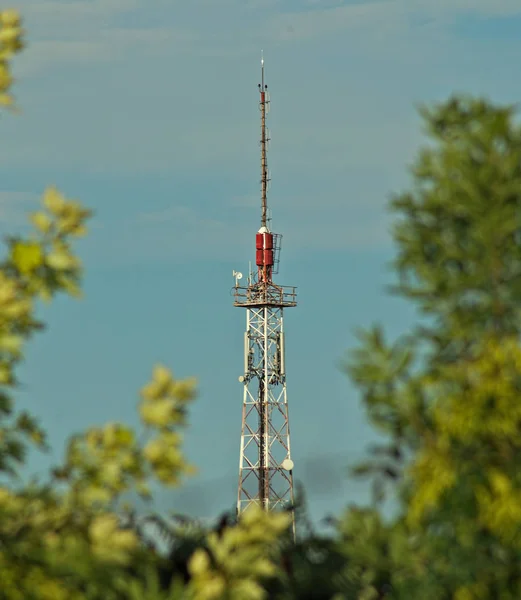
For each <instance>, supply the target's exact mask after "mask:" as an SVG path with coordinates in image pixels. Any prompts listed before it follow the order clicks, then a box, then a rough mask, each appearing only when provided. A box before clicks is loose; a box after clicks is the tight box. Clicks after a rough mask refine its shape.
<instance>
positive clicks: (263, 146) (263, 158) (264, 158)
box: [259, 53, 269, 227]
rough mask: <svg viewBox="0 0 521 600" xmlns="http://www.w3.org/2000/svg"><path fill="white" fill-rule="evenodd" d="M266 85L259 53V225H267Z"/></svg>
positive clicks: (262, 58)
mask: <svg viewBox="0 0 521 600" xmlns="http://www.w3.org/2000/svg"><path fill="white" fill-rule="evenodd" d="M267 89H268V86H267V85H266V84H265V83H264V56H263V54H262V53H261V83H259V92H260V102H259V108H260V113H261V203H262V204H261V206H262V213H261V227H267V221H268V181H269V179H268V148H267V146H268V141H269V139H268V136H267V131H266V109H267V106H268V103H269V99H268V97H267V96H268V92H267V91H266V90H267Z"/></svg>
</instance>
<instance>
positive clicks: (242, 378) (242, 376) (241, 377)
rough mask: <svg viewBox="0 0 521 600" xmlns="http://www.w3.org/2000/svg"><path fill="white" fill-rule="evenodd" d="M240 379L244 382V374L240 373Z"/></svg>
mask: <svg viewBox="0 0 521 600" xmlns="http://www.w3.org/2000/svg"><path fill="white" fill-rule="evenodd" d="M239 381H240V382H241V383H242V382H243V381H244V375H239Z"/></svg>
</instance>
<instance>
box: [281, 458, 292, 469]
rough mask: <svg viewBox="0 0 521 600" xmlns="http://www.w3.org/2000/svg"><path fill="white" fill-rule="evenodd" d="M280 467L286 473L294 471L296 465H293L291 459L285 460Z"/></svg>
mask: <svg viewBox="0 0 521 600" xmlns="http://www.w3.org/2000/svg"><path fill="white" fill-rule="evenodd" d="M280 466H281V467H282V468H283V469H284V471H293V467H294V466H295V464H294V463H293V461H292V460H291V458H285V459H284V460H283V461H282V463H281V465H280Z"/></svg>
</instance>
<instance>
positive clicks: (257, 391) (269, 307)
mask: <svg viewBox="0 0 521 600" xmlns="http://www.w3.org/2000/svg"><path fill="white" fill-rule="evenodd" d="M259 94H260V101H259V108H260V113H261V140H260V146H261V228H260V229H259V231H258V232H257V234H256V265H257V272H256V273H253V274H250V277H249V278H248V285H247V287H241V286H240V285H239V280H240V278H241V277H242V275H241V274H240V273H236V272H235V271H234V276H235V277H236V282H235V288H234V306H240V307H243V308H246V333H245V340H244V374H243V375H241V376H240V377H239V381H240V382H242V383H243V385H244V391H243V409H242V432H241V448H240V460H239V487H238V494H237V512H238V514H240V513H241V512H243V511H244V510H246V509H247V508H248V506H250V505H252V504H258V505H260V506H261V507H262V508H263V509H264V510H273V509H276V508H282V507H284V506H287V505H290V504H292V503H293V499H294V498H293V461H292V460H291V448H290V436H289V414H288V402H287V393H286V368H285V354H284V353H285V348H284V346H285V338H284V319H283V312H284V308H289V307H293V306H296V305H297V297H296V288H295V287H287V286H279V285H276V284H275V283H273V275H274V274H276V273H277V272H278V269H277V267H278V263H279V255H280V241H281V238H282V236H281V235H279V234H275V233H272V232H271V231H270V230H269V228H268V221H269V219H268V203H267V188H268V182H269V176H268V165H267V142H268V141H269V137H268V134H267V129H266V113H267V107H268V105H269V98H268V92H267V85H266V84H265V82H264V58H261V83H260V84H259Z"/></svg>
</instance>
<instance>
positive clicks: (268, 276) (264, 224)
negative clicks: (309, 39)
mask: <svg viewBox="0 0 521 600" xmlns="http://www.w3.org/2000/svg"><path fill="white" fill-rule="evenodd" d="M267 90H268V86H267V85H266V83H265V82H264V56H263V54H262V51H261V83H259V93H260V101H259V109H260V113H261V139H260V146H261V228H260V229H259V231H258V233H257V239H256V247H257V254H256V259H257V260H256V262H257V267H258V273H259V281H263V282H265V283H270V282H271V280H272V274H273V265H274V247H273V234H272V233H271V232H270V230H269V228H268V182H269V176H268V141H269V138H268V133H267V129H266V113H267V107H268V105H269V98H268V92H267Z"/></svg>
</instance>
